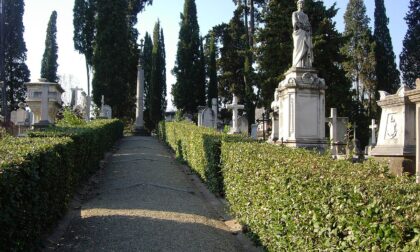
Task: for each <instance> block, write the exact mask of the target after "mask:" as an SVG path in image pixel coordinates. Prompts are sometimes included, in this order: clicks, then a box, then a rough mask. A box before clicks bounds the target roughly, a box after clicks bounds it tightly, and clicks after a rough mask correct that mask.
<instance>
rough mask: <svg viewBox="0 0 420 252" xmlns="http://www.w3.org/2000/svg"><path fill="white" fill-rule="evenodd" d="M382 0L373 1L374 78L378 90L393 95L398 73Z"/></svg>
mask: <svg viewBox="0 0 420 252" xmlns="http://www.w3.org/2000/svg"><path fill="white" fill-rule="evenodd" d="M388 23H389V19H388V17H387V16H386V9H385V4H384V0H375V31H374V37H375V42H376V50H375V58H376V77H377V82H378V90H384V91H387V92H389V93H395V92H396V91H397V90H398V88H399V86H400V72H399V71H398V70H397V64H396V63H395V54H394V50H393V47H392V41H391V35H390V34H389V29H388Z"/></svg>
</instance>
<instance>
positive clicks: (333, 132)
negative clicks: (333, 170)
mask: <svg viewBox="0 0 420 252" xmlns="http://www.w3.org/2000/svg"><path fill="white" fill-rule="evenodd" d="M327 122H328V125H329V126H330V140H331V154H332V155H334V156H335V155H337V154H338V150H337V142H338V130H337V109H336V108H331V116H330V117H329V118H327Z"/></svg>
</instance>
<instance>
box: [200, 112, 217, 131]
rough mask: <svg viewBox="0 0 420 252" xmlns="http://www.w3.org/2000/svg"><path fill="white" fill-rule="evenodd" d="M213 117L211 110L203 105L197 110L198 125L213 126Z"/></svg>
mask: <svg viewBox="0 0 420 252" xmlns="http://www.w3.org/2000/svg"><path fill="white" fill-rule="evenodd" d="M214 125H215V118H214V115H213V110H212V109H211V108H208V107H204V108H203V109H201V110H199V113H198V126H201V127H208V128H214Z"/></svg>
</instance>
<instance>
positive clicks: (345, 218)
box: [221, 142, 420, 251]
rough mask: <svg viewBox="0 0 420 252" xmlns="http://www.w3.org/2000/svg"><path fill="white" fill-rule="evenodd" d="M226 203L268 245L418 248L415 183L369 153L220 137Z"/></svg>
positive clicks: (281, 247) (419, 221) (419, 199)
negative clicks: (339, 155)
mask: <svg viewBox="0 0 420 252" xmlns="http://www.w3.org/2000/svg"><path fill="white" fill-rule="evenodd" d="M221 153H222V163H223V168H222V171H223V174H224V181H225V191H226V198H227V200H228V202H229V204H230V207H231V211H232V212H233V213H234V214H235V215H236V216H237V217H238V218H239V219H240V221H241V222H243V223H245V224H246V225H248V226H249V227H250V229H251V231H252V232H253V233H255V234H256V235H257V236H258V238H259V239H260V241H261V242H262V244H263V245H264V246H266V248H267V249H268V250H269V251H312V250H322V251H326V250H329V251H336V250H338V251H343V250H349V251H350V250H351V251H363V250H369V251H370V250H372V251H396V250H404V251H418V249H419V248H420V240H419V239H420V230H419V227H420V215H419V212H418V209H419V207H420V196H419V193H420V187H419V186H418V185H416V184H415V183H414V182H413V180H412V179H411V178H407V177H399V178H396V177H392V176H391V175H390V174H389V173H388V171H387V168H386V167H383V166H381V165H379V164H378V163H375V162H373V161H369V162H366V163H364V164H352V163H350V162H347V161H334V160H331V159H330V158H329V157H328V156H320V155H317V154H315V153H311V152H309V151H306V150H302V149H290V148H286V147H279V146H274V145H269V144H260V143H229V142H223V145H222V150H221Z"/></svg>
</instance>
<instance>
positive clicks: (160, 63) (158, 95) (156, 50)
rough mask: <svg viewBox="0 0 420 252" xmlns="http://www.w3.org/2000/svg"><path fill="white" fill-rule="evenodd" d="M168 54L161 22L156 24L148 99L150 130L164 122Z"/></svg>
mask: <svg viewBox="0 0 420 252" xmlns="http://www.w3.org/2000/svg"><path fill="white" fill-rule="evenodd" d="M165 61H166V54H165V41H164V37H163V30H162V29H161V27H160V22H159V21H158V22H157V23H156V24H155V28H154V31H153V50H152V65H151V76H150V86H149V92H148V97H146V99H148V100H149V102H148V105H149V108H148V112H149V117H148V118H149V120H150V121H151V124H150V125H149V129H150V130H154V129H156V128H157V126H158V123H159V122H160V121H161V120H162V118H163V116H164V113H165V109H166V99H165V98H166V63H165Z"/></svg>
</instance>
